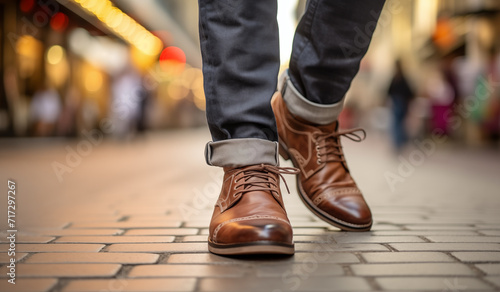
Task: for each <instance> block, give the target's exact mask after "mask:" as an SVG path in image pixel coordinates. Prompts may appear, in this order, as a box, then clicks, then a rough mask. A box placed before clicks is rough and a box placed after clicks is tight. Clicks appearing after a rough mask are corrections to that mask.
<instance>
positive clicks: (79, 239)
mask: <svg viewBox="0 0 500 292" xmlns="http://www.w3.org/2000/svg"><path fill="white" fill-rule="evenodd" d="M174 239H175V237H173V236H63V237H61V238H58V239H57V240H56V241H55V242H56V243H59V242H60V243H151V242H172V241H174Z"/></svg>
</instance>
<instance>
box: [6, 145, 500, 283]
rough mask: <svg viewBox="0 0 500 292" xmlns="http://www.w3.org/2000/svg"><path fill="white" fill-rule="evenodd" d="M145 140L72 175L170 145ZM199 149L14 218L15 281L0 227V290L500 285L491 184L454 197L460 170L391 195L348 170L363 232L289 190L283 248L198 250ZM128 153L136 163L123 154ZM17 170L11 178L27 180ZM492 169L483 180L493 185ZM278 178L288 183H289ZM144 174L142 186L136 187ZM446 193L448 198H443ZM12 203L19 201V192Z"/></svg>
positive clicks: (204, 203)
mask: <svg viewBox="0 0 500 292" xmlns="http://www.w3.org/2000/svg"><path fill="white" fill-rule="evenodd" d="M189 137H191V136H189ZM176 138H179V137H177V136H176ZM202 138H203V137H202ZM183 139H184V140H183ZM204 140H205V139H204V138H203V139H200V138H197V139H195V141H197V144H196V143H195V146H196V147H194V146H193V147H194V148H193V147H192V148H193V149H191V148H189V147H188V146H187V145H191V144H192V139H191V138H186V137H180V138H179V139H177V140H176V142H175V143H174V142H168V143H173V144H172V145H173V146H172V145H170V146H172V147H174V148H172V149H175V147H178V148H183V147H186V148H188V149H189V151H193V152H194V151H197V150H199V149H200V144H202V143H199V142H200V141H204ZM168 141H170V140H168ZM179 141H181V142H179ZM182 141H184V142H182ZM151 143H153V144H154V145H157V146H155V147H156V148H154V149H152V150H151V149H150V148H147V147H150V146H141V145H139V146H137V145H135V146H131V147H135V148H134V149H133V151H132V150H130V149H128V148H127V149H125V150H123V149H122V150H116V149H115V148H112V147H110V148H109V149H111V150H109V149H108V148H106V147H107V146H102V147H104V148H103V150H99V151H97V150H96V151H97V152H96V153H93V154H92V155H91V156H89V157H90V158H88V159H89V160H88V161H89V162H88V163H89V166H85V165H83V166H82V169H81V170H80V169H78V170H75V171H80V172H79V173H77V174H75V177H84V176H85V175H89V177H90V178H92V176H91V173H92V171H94V170H95V169H98V167H99V168H101V167H102V168H104V170H103V171H105V172H106V173H109V172H111V171H118V169H119V168H122V167H123V166H121V165H120V164H119V163H118V166H117V167H116V168H117V169H114V170H113V169H107V168H106V167H107V165H108V164H112V163H115V162H110V161H106V160H105V159H104V157H107V154H109V152H110V151H118V152H119V155H121V157H130V156H127V153H142V152H141V151H142V150H145V149H146V148H147V149H149V151H150V152H152V153H154V155H153V156H154V157H155V158H156V157H160V155H159V154H158V153H161V151H163V150H162V149H163V148H164V145H169V144H168V143H167V142H166V141H164V140H161V139H160V140H159V141H156V140H155V141H153V142H151ZM147 145H149V144H147ZM141 147H142V148H141ZM364 150H366V149H361V150H359V153H366V152H363V151H364ZM106 151H108V152H106ZM120 151H121V152H120ZM16 153H18V155H21V154H23V152H22V151H21V152H16ZM47 155H49V157H50V153H49V154H47ZM367 155H368V154H364V156H367ZM53 157H58V156H57V155H55V156H53ZM360 157H361V158H363V155H361V154H360ZM198 158H199V157H197V159H193V161H196V162H192V163H191V164H190V163H187V165H186V166H184V169H183V170H179V169H178V168H176V169H175V171H174V170H172V171H170V172H169V173H167V174H158V172H159V171H160V170H161V169H162V168H161V167H162V165H169V164H165V163H167V162H169V163H177V162H176V160H175V159H176V158H175V157H174V156H172V155H171V156H167V157H166V158H165V159H163V160H160V161H159V162H158V164H154V163H153V159H150V160H149V161H148V162H147V163H146V164H144V165H146V166H147V167H148V168H146V167H144V169H147V171H145V172H144V174H145V175H143V176H141V175H135V174H134V177H136V178H137V180H136V181H134V182H133V186H132V187H131V185H130V184H129V185H127V184H126V179H124V178H120V179H119V181H117V182H116V181H115V182H111V183H110V185H112V187H108V188H106V186H105V185H104V184H98V183H96V185H97V186H98V187H96V189H93V191H92V189H83V190H82V191H81V193H79V194H78V196H76V195H75V197H73V198H72V199H71V200H69V199H68V200H66V201H64V200H60V201H59V205H57V208H56V209H57V210H59V209H60V210H63V209H64V210H66V211H65V212H64V213H63V212H61V213H58V214H57V216H55V215H54V218H56V219H57V220H55V219H54V220H52V221H51V223H44V222H42V223H40V226H33V227H30V226H28V224H25V225H24V226H23V228H20V231H19V233H18V234H17V246H16V248H17V250H16V251H17V260H18V262H17V266H16V272H17V279H16V282H17V284H16V285H11V284H8V283H7V276H6V273H7V267H6V265H7V262H8V260H9V258H8V257H7V254H6V252H4V251H5V250H6V249H7V246H8V243H7V241H6V238H5V234H1V237H0V241H1V242H0V251H1V253H0V291H2V292H3V291H5V292H11V291H12V292H16V291H44V292H77V291H78V292H83V291H92V292H94V291H109V292H114V291H200V292H201V291H239V292H243V291H274V292H279V291H436V292H437V291H439V292H441V291H500V216H499V213H500V212H499V209H498V207H499V204H498V189H499V188H496V195H494V196H493V195H492V194H489V195H488V196H483V197H481V198H480V203H477V201H475V200H476V199H475V197H474V196H475V194H473V195H472V194H470V195H469V196H468V197H466V198H464V196H458V197H456V193H455V192H452V191H450V190H455V191H457V192H458V193H460V189H461V188H462V187H461V186H460V185H456V186H453V185H451V184H449V182H450V181H457V182H458V181H460V179H457V178H460V177H461V174H460V173H459V174H456V175H455V174H454V175H448V176H449V180H448V181H447V182H446V186H447V187H448V186H449V189H447V187H446V188H445V187H444V183H443V185H442V186H439V185H437V186H433V187H432V188H429V187H428V188H427V190H432V192H433V193H429V194H424V195H422V196H421V197H418V192H419V189H418V186H416V185H415V183H413V185H412V184H411V182H410V183H409V184H408V185H407V186H406V187H405V188H403V189H402V190H401V191H400V192H401V193H402V194H390V193H388V194H385V193H384V190H386V189H387V188H385V189H384V188H378V187H377V184H384V183H385V182H384V181H383V178H382V176H378V177H376V178H375V179H373V178H372V177H371V176H368V175H367V176H365V177H363V176H362V175H358V176H357V177H360V179H359V180H360V181H361V183H360V184H361V185H364V186H365V187H364V188H367V187H368V188H369V189H373V190H374V191H373V193H374V194H370V192H369V191H368V192H366V193H368V195H367V198H368V200H369V201H370V202H371V205H372V209H373V213H374V218H375V224H374V227H373V230H372V231H370V232H365V233H350V232H340V231H338V230H337V229H335V228H334V227H331V226H329V225H327V224H326V223H324V222H322V221H320V220H318V219H316V218H315V217H314V216H313V215H312V214H311V213H310V212H309V211H308V210H307V209H306V208H305V207H304V206H303V205H302V204H301V202H300V200H299V199H298V198H297V196H296V194H295V193H294V191H292V194H290V195H286V196H284V197H285V200H286V206H287V210H288V213H289V216H290V219H291V221H292V225H293V226H294V239H295V246H296V254H295V255H294V256H292V257H265V256H259V257H258V256H246V257H221V256H217V255H214V254H211V253H209V252H208V251H207V243H206V239H207V233H208V230H207V226H208V222H209V218H210V216H211V212H212V211H211V208H212V206H211V205H212V204H213V201H214V197H213V196H211V197H209V198H206V199H204V200H203V199H202V200H199V201H198V203H197V204H198V206H196V204H194V203H193V202H195V201H192V197H193V196H195V195H196V194H197V193H198V191H197V190H198V189H199V190H204V187H205V186H207V185H210V184H214V183H215V184H216V181H217V179H212V178H210V177H209V175H205V173H207V172H209V171H211V168H207V167H205V166H202V164H198V163H202V161H200V160H201V159H198ZM51 159H56V158H51ZM103 159H104V160H103ZM384 159H385V158H384ZM361 160H362V159H359V160H356V159H353V164H354V165H355V167H353V168H354V169H361V170H362V167H359V165H361V162H362V161H361ZM49 162H50V160H49ZM376 162H377V160H376V158H374V163H373V164H377V163H376ZM46 163H47V161H43V162H40V165H46ZM130 164H131V165H136V166H137V167H138V168H139V167H140V164H139V163H137V162H134V161H131V162H130ZM155 165H156V167H155ZM174 165H175V164H174ZM356 165H358V167H356ZM391 167H392V166H390V165H384V166H383V168H386V169H393V168H391ZM85 169H88V171H87V172H85V171H86V170H85ZM434 169H435V168H434ZM37 171H38V173H43V172H42V171H41V170H40V169H37ZM366 171H367V172H370V171H371V169H370V168H369V167H368V168H367V169H366ZM382 171H383V169H382V170H379V173H381V172H382ZM440 171H441V169H439V168H438V170H436V171H435V172H434V173H432V172H431V173H430V174H428V175H429V176H434V175H436V174H439V173H441V172H440ZM178 172H179V173H178ZM188 172H189V173H191V174H192V175H193V176H194V177H195V179H194V182H193V179H192V177H193V176H191V178H189V179H186V178H185V177H188V175H187V173H188ZM423 172H424V171H422V172H420V173H423ZM359 173H361V171H359ZM197 175H200V176H199V177H197ZM415 175H416V178H415V181H419V179H420V181H422V180H424V179H423V178H419V177H418V176H419V173H418V172H417V173H416V174H415ZM426 175H427V174H426ZM496 175H498V173H496ZM442 177H446V175H445V174H442ZM30 178H31V177H30ZM95 178H96V179H97V176H96V177H95ZM33 179H34V178H33ZM52 179H53V178H52ZM71 179H73V178H72V177H68V182H67V184H66V185H57V186H58V189H60V194H61V195H62V194H63V193H67V192H71V191H72V190H73V191H74V192H78V187H82V186H83V184H77V182H75V181H72V180H71ZM19 180H20V181H19V185H21V186H22V185H23V183H24V184H26V180H25V181H23V180H21V179H19ZM497 180H498V178H496V181H494V182H492V185H496V186H498V181H497ZM289 181H292V179H289ZM424 181H425V180H424ZM464 181H465V180H464ZM174 182H175V183H174ZM371 182H373V183H371ZM476 183H477V184H478V185H479V184H480V183H482V182H477V181H476ZM289 184H291V189H292V190H293V188H294V186H293V183H289ZM145 185H151V186H152V187H150V188H147V189H143V188H142V187H143V186H145ZM193 185H194V186H193ZM193 187H194V188H196V189H193ZM474 187H476V186H474ZM477 187H478V189H479V190H481V186H477ZM215 189H216V188H214V191H213V192H215V191H216V190H215ZM462 189H463V188H462ZM485 190H486V191H490V190H492V189H491V188H489V187H484V188H483V189H482V193H484V191H485ZM463 191H464V192H466V190H463ZM85 192H87V193H88V194H89V196H91V199H89V200H88V201H89V202H87V203H85V202H86V201H87V199H85V198H81V197H83V195H84V194H85ZM94 193H95V194H94ZM181 193H189V195H186V196H185V197H182V196H181V195H180V194H181ZM26 196H27V195H26ZM378 198H380V199H378ZM436 198H439V201H436V200H437V199H436ZM198 199H199V198H198ZM433 200H434V201H433ZM457 200H459V202H458V203H457ZM184 202H188V205H183V204H184ZM448 202H452V203H451V204H450V205H449V206H448V205H447V204H448ZM468 202H474V203H471V205H470V206H469V205H468V204H469V203H468ZM75 205H77V206H76V207H75ZM19 206H20V209H21V210H22V208H28V203H25V204H24V205H21V204H19ZM71 206H73V207H71ZM183 206H184V207H186V206H189V207H190V208H193V206H195V207H196V208H194V209H195V210H194V211H192V213H190V215H189V216H186V214H183V213H182V212H180V211H179V210H180V209H179V207H183ZM45 208H48V207H45ZM47 213H48V212H47ZM26 216H27V215H26ZM30 222H31V223H33V224H35V223H36V222H37V220H32V221H30Z"/></svg>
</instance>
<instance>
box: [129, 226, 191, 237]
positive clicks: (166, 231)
mask: <svg viewBox="0 0 500 292" xmlns="http://www.w3.org/2000/svg"><path fill="white" fill-rule="evenodd" d="M195 234H198V229H195V228H175V229H174V228H162V229H130V230H128V231H127V232H125V234H124V235H195Z"/></svg>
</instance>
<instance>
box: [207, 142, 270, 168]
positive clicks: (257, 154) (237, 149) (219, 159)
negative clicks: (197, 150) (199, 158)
mask: <svg viewBox="0 0 500 292" xmlns="http://www.w3.org/2000/svg"><path fill="white" fill-rule="evenodd" d="M278 155H279V154H278V142H274V141H269V140H264V139H258V138H243V139H241V138H239V139H228V140H222V141H217V142H208V143H207V145H206V147H205V160H206V162H207V164H208V165H212V166H220V167H242V166H247V165H255V164H262V163H263V164H270V165H274V166H278V165H279V157H278Z"/></svg>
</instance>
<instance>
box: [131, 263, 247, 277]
mask: <svg viewBox="0 0 500 292" xmlns="http://www.w3.org/2000/svg"><path fill="white" fill-rule="evenodd" d="M246 272H247V269H245V268H242V267H232V266H221V265H218V266H217V265H141V266H136V267H134V268H133V269H132V270H131V271H130V273H129V274H128V276H129V277H130V278H155V277H156V278H163V277H174V278H180V277H198V276H200V275H202V276H203V277H221V278H234V277H242V276H244V275H245V273H246Z"/></svg>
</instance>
